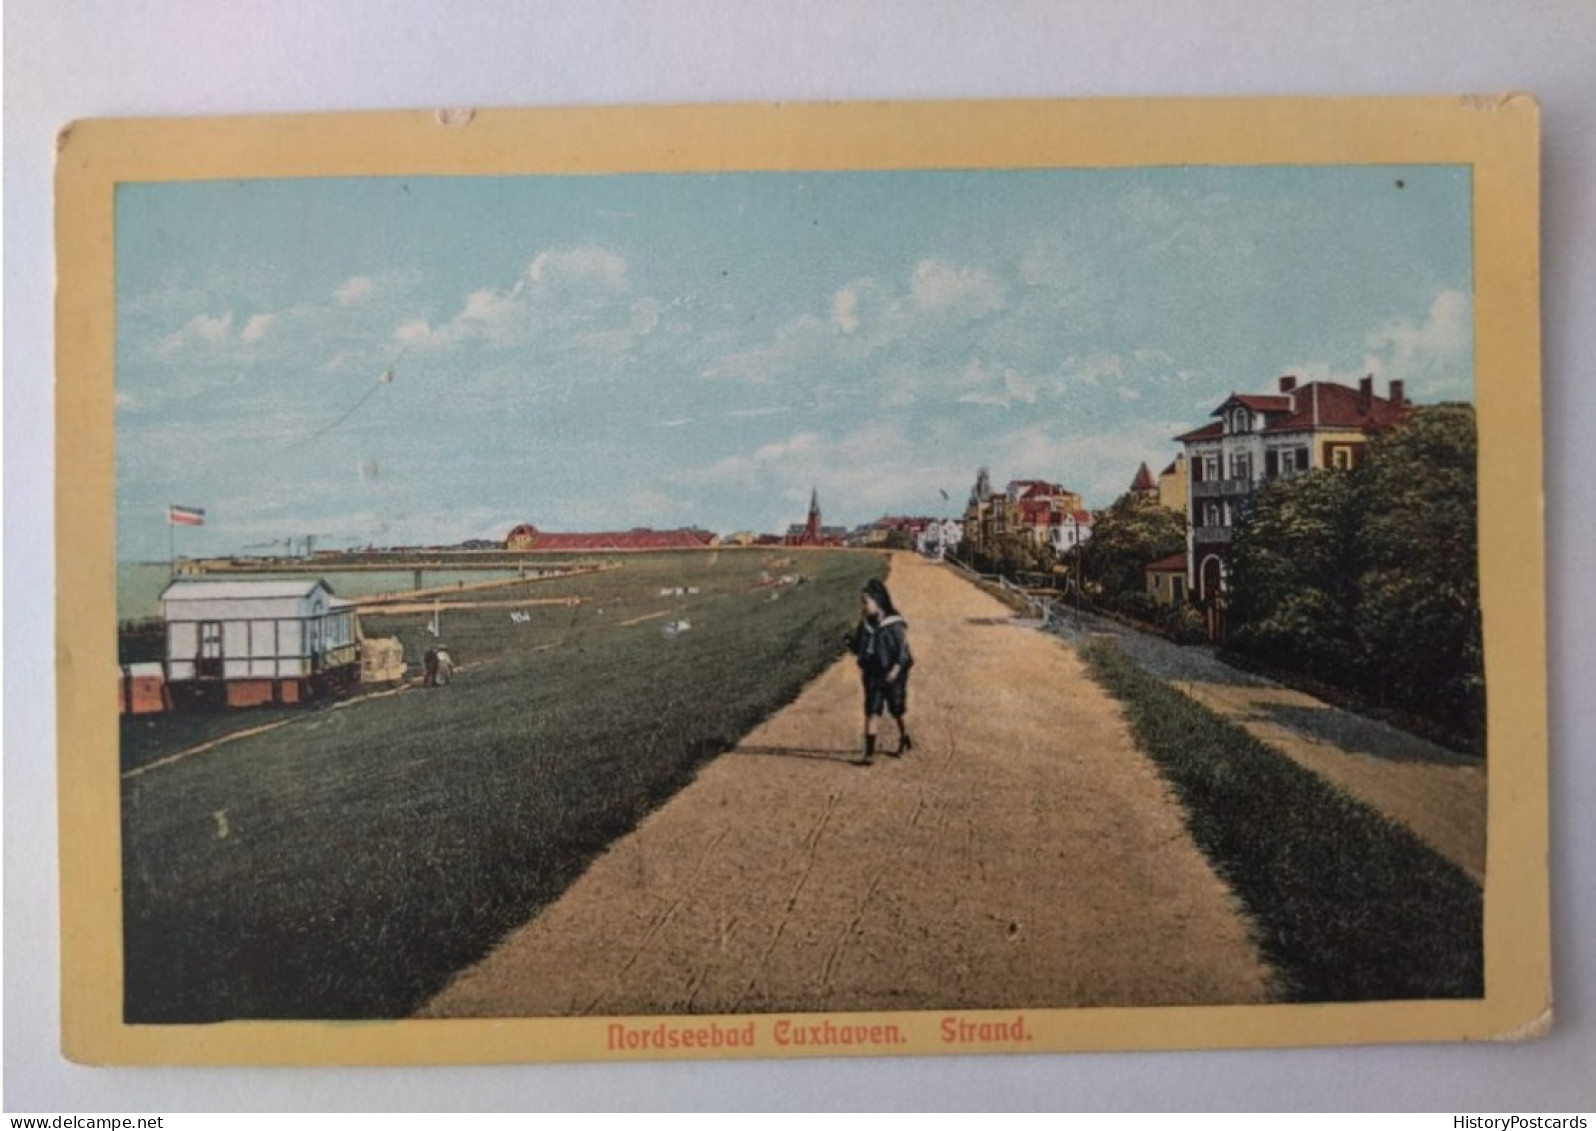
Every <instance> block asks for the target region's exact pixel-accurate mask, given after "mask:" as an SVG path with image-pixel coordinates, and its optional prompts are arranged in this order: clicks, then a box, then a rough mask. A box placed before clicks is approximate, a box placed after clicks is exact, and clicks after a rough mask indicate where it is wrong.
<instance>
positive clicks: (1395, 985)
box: [1085, 643, 1484, 1002]
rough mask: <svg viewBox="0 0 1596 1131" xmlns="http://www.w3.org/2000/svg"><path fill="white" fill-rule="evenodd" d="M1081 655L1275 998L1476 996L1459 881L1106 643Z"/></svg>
mask: <svg viewBox="0 0 1596 1131" xmlns="http://www.w3.org/2000/svg"><path fill="white" fill-rule="evenodd" d="M1085 655H1086V658H1087V660H1088V661H1089V662H1090V664H1091V667H1092V671H1093V674H1094V675H1095V676H1096V677H1097V679H1098V681H1099V682H1100V683H1102V684H1103V685H1104V686H1105V687H1106V688H1107V689H1108V690H1109V692H1110V693H1111V694H1113V695H1114V696H1115V697H1116V698H1118V699H1120V700H1121V701H1122V702H1123V703H1124V704H1125V710H1126V714H1127V715H1128V717H1129V720H1130V724H1131V728H1132V731H1133V733H1134V734H1135V737H1136V741H1137V744H1138V745H1139V746H1141V748H1142V749H1143V750H1145V751H1146V752H1147V754H1148V755H1149V756H1150V757H1151V758H1152V759H1153V761H1154V762H1155V763H1156V764H1157V766H1158V769H1159V771H1160V773H1162V774H1163V776H1164V778H1165V780H1167V781H1168V782H1169V783H1170V785H1171V786H1172V787H1173V788H1174V790H1175V793H1176V795H1177V796H1178V797H1179V799H1180V801H1181V804H1182V805H1183V806H1184V807H1185V810H1186V822H1187V826H1188V827H1189V828H1190V830H1191V832H1192V836H1193V837H1194V838H1195V840H1196V842H1197V845H1198V847H1199V848H1201V849H1202V851H1203V853H1204V854H1205V855H1206V856H1207V857H1208V860H1209V862H1210V863H1211V864H1212V865H1213V867H1214V869H1215V870H1216V871H1217V872H1218V873H1219V874H1220V876H1222V877H1223V878H1224V879H1225V881H1226V882H1227V883H1228V884H1229V885H1230V887H1231V889H1232V890H1233V891H1234V892H1235V893H1236V895H1237V897H1238V898H1239V899H1240V900H1241V902H1242V904H1243V906H1244V907H1245V908H1246V910H1247V912H1248V914H1249V915H1250V916H1251V918H1252V920H1253V923H1254V924H1255V926H1256V935H1255V939H1256V942H1257V943H1258V946H1259V949H1260V950H1261V952H1262V953H1263V956H1264V958H1265V959H1266V960H1267V961H1268V962H1269V963H1270V965H1271V966H1273V967H1274V969H1275V971H1276V972H1277V974H1278V976H1279V978H1280V984H1279V985H1278V986H1277V991H1278V993H1279V994H1280V996H1281V997H1282V998H1283V999H1285V1000H1288V1001H1299V1002H1311V1001H1376V1000H1396V999H1414V998H1474V997H1480V996H1482V995H1483V994H1484V944H1483V931H1484V919H1483V915H1484V904H1483V900H1482V896H1481V892H1480V888H1479V885H1477V884H1476V883H1475V882H1474V881H1473V880H1472V879H1470V878H1469V877H1468V876H1467V875H1466V874H1465V873H1464V872H1462V871H1461V870H1460V869H1458V868H1457V867H1455V866H1454V865H1453V864H1451V863H1450V862H1449V861H1447V860H1445V859H1444V858H1443V857H1441V856H1440V855H1439V854H1437V853H1436V852H1435V851H1433V850H1432V849H1431V848H1429V847H1428V846H1427V845H1425V844H1424V843H1423V842H1422V841H1420V840H1419V839H1418V838H1417V837H1415V836H1414V835H1413V834H1412V833H1410V832H1408V831H1407V830H1406V829H1405V828H1403V827H1401V826H1400V825H1397V824H1395V823H1393V822H1391V821H1389V820H1387V819H1386V818H1385V817H1384V816H1382V815H1381V814H1379V813H1377V812H1375V811H1374V810H1373V809H1371V808H1369V807H1368V806H1366V805H1364V804H1362V803H1361V802H1359V801H1356V800H1354V799H1353V798H1352V797H1350V796H1348V795H1347V794H1345V793H1343V792H1341V791H1340V790H1338V789H1336V788H1335V787H1333V786H1331V785H1330V784H1328V783H1327V782H1325V781H1324V780H1323V779H1322V778H1320V777H1318V775H1316V774H1314V773H1312V772H1311V771H1309V770H1306V769H1303V768H1302V767H1301V766H1298V765H1297V764H1296V763H1295V762H1292V761H1291V760H1290V759H1289V758H1286V757H1285V756H1283V755H1281V754H1277V753H1276V752H1275V751H1273V750H1270V749H1269V748H1268V747H1267V746H1265V745H1264V744H1263V743H1261V742H1259V741H1258V740H1257V739H1255V738H1253V737H1252V736H1251V735H1249V734H1247V732H1246V731H1244V730H1242V729H1241V728H1240V727H1238V726H1235V725H1234V724H1232V723H1230V722H1228V721H1226V720H1224V719H1221V718H1220V717H1219V716H1218V715H1216V714H1214V713H1213V712H1211V711H1209V710H1208V709H1207V708H1205V707H1202V706H1200V705H1199V704H1197V703H1194V702H1192V701H1191V700H1190V699H1188V698H1187V697H1186V696H1184V695H1182V694H1181V693H1180V692H1178V691H1176V690H1174V689H1173V688H1171V687H1169V686H1168V685H1167V684H1165V683H1164V682H1163V681H1161V680H1159V679H1157V678H1155V677H1154V676H1151V675H1148V674H1147V673H1146V672H1144V671H1142V669H1141V668H1139V667H1138V666H1137V665H1136V664H1135V663H1133V662H1132V661H1131V660H1130V659H1128V658H1127V657H1125V656H1124V655H1123V654H1121V653H1120V651H1119V649H1118V648H1116V647H1114V646H1113V645H1111V644H1104V643H1095V644H1092V645H1090V646H1088V647H1087V648H1086V649H1085Z"/></svg>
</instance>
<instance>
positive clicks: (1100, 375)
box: [1064, 350, 1125, 385]
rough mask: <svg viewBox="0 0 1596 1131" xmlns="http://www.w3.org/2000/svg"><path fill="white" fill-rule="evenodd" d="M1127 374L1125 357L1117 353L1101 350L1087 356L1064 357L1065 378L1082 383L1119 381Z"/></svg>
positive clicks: (1094, 383) (1093, 383)
mask: <svg viewBox="0 0 1596 1131" xmlns="http://www.w3.org/2000/svg"><path fill="white" fill-rule="evenodd" d="M1124 376H1125V359H1124V358H1123V357H1121V356H1120V355H1119V354H1117V353H1110V352H1108V351H1103V350H1100V351H1098V352H1097V353H1092V354H1088V355H1087V356H1086V357H1068V358H1065V359H1064V379H1065V380H1066V381H1070V382H1073V383H1078V384H1082V385H1097V384H1099V383H1101V382H1103V381H1118V380H1120V379H1121V378H1123V377H1124Z"/></svg>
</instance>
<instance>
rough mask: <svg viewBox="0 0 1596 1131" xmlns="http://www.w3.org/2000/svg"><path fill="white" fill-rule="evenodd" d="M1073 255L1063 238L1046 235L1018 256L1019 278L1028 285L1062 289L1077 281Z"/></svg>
mask: <svg viewBox="0 0 1596 1131" xmlns="http://www.w3.org/2000/svg"><path fill="white" fill-rule="evenodd" d="M1078 275H1079V272H1078V271H1077V269H1076V266H1075V257H1074V256H1073V255H1072V254H1071V252H1070V248H1069V247H1068V245H1066V244H1065V242H1064V240H1063V239H1062V238H1061V237H1059V236H1056V235H1046V236H1043V237H1042V238H1041V239H1038V240H1037V241H1036V242H1035V243H1033V244H1032V245H1031V246H1030V247H1028V248H1026V249H1025V254H1024V255H1022V256H1020V280H1021V281H1022V282H1024V283H1025V284H1026V286H1030V287H1050V288H1053V289H1055V290H1064V289H1067V288H1070V287H1073V286H1075V285H1076V284H1078V283H1079V281H1080V280H1079V278H1078Z"/></svg>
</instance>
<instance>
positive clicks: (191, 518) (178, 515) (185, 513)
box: [166, 503, 205, 526]
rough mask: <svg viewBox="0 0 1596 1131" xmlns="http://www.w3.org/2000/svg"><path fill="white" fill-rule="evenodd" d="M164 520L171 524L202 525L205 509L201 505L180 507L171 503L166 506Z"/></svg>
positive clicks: (203, 523)
mask: <svg viewBox="0 0 1596 1131" xmlns="http://www.w3.org/2000/svg"><path fill="white" fill-rule="evenodd" d="M166 521H167V522H169V523H170V524H171V525H173V526H204V525H205V511H204V508H202V507H180V506H178V505H177V504H176V503H172V504H169V505H168V506H167V508H166Z"/></svg>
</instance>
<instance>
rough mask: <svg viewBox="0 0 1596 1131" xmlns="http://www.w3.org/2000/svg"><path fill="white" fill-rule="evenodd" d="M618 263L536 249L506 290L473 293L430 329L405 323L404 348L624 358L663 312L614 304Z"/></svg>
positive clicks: (624, 274)
mask: <svg viewBox="0 0 1596 1131" xmlns="http://www.w3.org/2000/svg"><path fill="white" fill-rule="evenodd" d="M630 286H631V283H630V279H629V277H628V268H627V263H626V260H625V259H623V258H621V257H620V256H619V255H616V254H615V253H614V252H611V251H608V250H606V249H604V248H601V247H592V246H583V247H575V248H562V249H554V250H550V251H544V252H541V253H539V254H538V255H537V257H536V258H534V259H533V260H532V261H531V262H530V263H529V264H527V267H526V270H525V271H524V272H523V273H522V275H521V277H520V278H518V279H517V280H516V281H515V283H514V284H513V285H512V286H510V287H508V288H499V287H481V288H478V289H477V290H474V291H472V292H471V293H470V294H468V295H467V296H466V297H465V301H464V302H463V304H462V305H461V308H460V310H459V311H458V312H457V313H456V314H455V315H454V316H453V317H451V318H450V319H448V320H447V321H445V322H443V323H441V324H439V325H436V326H435V325H433V324H432V323H430V322H429V321H426V320H424V319H419V318H418V319H411V320H410V321H408V322H405V323H404V324H403V325H401V326H400V327H399V330H398V331H397V333H396V338H397V340H398V341H399V342H400V343H401V344H404V345H409V346H420V347H434V348H438V347H445V346H451V345H456V344H458V343H461V342H471V341H477V342H484V343H486V344H488V345H493V346H501V347H502V346H515V345H524V344H526V343H528V342H530V341H533V340H534V339H536V338H540V337H541V338H542V339H544V340H545V341H546V342H548V343H549V344H551V345H555V346H559V345H562V344H563V345H566V346H572V347H575V348H577V349H580V350H590V351H594V352H597V353H600V354H604V355H606V356H609V357H611V358H613V357H617V356H623V355H625V354H626V353H627V352H628V351H629V350H630V348H631V346H632V344H633V343H634V341H635V339H636V338H639V337H643V336H645V335H647V334H649V333H651V332H653V330H654V329H655V328H656V327H657V326H658V325H659V323H660V318H661V315H662V311H663V309H664V308H663V307H662V306H661V304H660V303H659V302H658V301H656V300H655V299H652V298H647V297H645V298H641V299H638V300H637V301H636V302H633V303H631V304H630V305H625V304H623V303H622V302H621V301H619V299H620V296H621V294H622V293H624V292H626V291H627V290H629V289H630Z"/></svg>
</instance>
